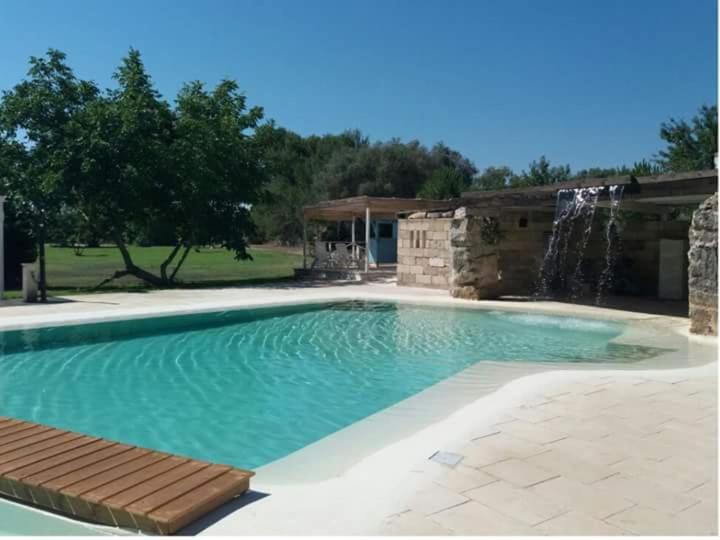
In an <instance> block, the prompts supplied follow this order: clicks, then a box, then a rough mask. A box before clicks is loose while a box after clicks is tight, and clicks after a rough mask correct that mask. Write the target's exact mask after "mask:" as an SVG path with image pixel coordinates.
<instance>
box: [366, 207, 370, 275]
mask: <svg viewBox="0 0 720 540" xmlns="http://www.w3.org/2000/svg"><path fill="white" fill-rule="evenodd" d="M369 269H370V207H369V206H366V207H365V272H367V271H368V270H369Z"/></svg>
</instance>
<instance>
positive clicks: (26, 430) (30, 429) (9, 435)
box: [0, 423, 52, 451]
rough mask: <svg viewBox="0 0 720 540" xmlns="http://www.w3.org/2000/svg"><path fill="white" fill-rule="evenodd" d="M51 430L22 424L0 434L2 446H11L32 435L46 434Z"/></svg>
mask: <svg viewBox="0 0 720 540" xmlns="http://www.w3.org/2000/svg"><path fill="white" fill-rule="evenodd" d="M51 429H52V428H49V427H45V426H37V425H33V424H25V423H21V424H18V425H16V426H13V427H10V428H8V429H7V430H6V431H3V432H2V433H0V435H2V445H3V446H5V445H7V444H10V443H11V442H15V441H19V440H20V439H24V438H26V437H30V436H32V435H37V434H38V433H45V432H46V431H50V430H51ZM0 451H1V448H0Z"/></svg>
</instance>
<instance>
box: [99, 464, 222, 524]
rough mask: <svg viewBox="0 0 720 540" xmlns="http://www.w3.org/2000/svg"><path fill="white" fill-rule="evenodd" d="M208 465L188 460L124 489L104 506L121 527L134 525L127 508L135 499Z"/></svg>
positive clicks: (104, 502)
mask: <svg viewBox="0 0 720 540" xmlns="http://www.w3.org/2000/svg"><path fill="white" fill-rule="evenodd" d="M207 467H208V464H207V463H202V462H200V461H188V462H186V463H183V464H182V465H180V466H179V467H175V468H174V469H171V470H169V471H167V472H165V473H163V474H160V475H158V476H156V477H154V478H152V479H150V480H148V481H145V482H143V483H141V484H137V485H136V486H134V487H132V488H130V489H127V490H125V491H122V492H121V493H118V494H116V495H113V496H112V497H109V498H107V499H105V500H104V501H102V504H103V506H105V507H108V508H109V509H110V512H111V513H112V517H113V519H114V520H115V523H117V524H118V526H120V527H133V526H135V520H134V519H133V516H132V515H131V514H130V513H129V511H128V510H127V508H126V507H127V506H129V505H131V504H132V503H134V502H135V501H137V500H139V499H142V498H144V497H147V496H148V495H152V494H153V493H155V492H156V491H159V490H161V489H163V488H165V487H167V486H169V485H171V484H174V483H176V482H178V481H180V480H182V479H184V478H187V477H188V476H190V475H192V474H194V473H196V472H199V471H201V470H203V469H206V468H207Z"/></svg>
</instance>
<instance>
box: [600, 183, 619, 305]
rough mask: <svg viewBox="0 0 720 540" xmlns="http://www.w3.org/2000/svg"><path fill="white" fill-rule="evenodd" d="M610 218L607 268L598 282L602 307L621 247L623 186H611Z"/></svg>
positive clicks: (606, 234)
mask: <svg viewBox="0 0 720 540" xmlns="http://www.w3.org/2000/svg"><path fill="white" fill-rule="evenodd" d="M609 194H610V216H609V217H608V221H607V224H606V225H605V241H606V247H605V266H604V267H603V270H602V273H601V274H600V279H599V281H598V288H597V297H596V299H595V303H596V304H598V305H600V304H601V303H602V301H603V298H604V297H605V296H606V295H607V293H608V292H609V291H610V290H611V289H612V285H613V281H614V277H615V273H614V270H615V261H616V260H617V254H618V251H619V247H620V235H619V233H618V219H617V218H618V213H619V211H620V203H621V202H622V196H623V186H610V189H609Z"/></svg>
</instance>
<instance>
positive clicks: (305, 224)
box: [303, 216, 307, 270]
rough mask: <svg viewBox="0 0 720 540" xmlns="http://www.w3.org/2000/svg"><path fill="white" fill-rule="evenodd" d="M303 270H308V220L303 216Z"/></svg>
mask: <svg viewBox="0 0 720 540" xmlns="http://www.w3.org/2000/svg"><path fill="white" fill-rule="evenodd" d="M303 270H307V219H305V216H303Z"/></svg>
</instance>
